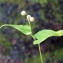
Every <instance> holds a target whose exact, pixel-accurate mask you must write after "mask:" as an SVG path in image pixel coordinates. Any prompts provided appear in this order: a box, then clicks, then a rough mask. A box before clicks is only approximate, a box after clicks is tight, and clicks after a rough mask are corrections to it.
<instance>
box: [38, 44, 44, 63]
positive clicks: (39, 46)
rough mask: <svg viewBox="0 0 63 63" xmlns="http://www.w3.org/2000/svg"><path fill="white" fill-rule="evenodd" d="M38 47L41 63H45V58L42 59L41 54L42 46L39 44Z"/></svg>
mask: <svg viewBox="0 0 63 63" xmlns="http://www.w3.org/2000/svg"><path fill="white" fill-rule="evenodd" d="M38 47H39V52H40V59H41V63H43V58H42V54H41V49H40V44H38Z"/></svg>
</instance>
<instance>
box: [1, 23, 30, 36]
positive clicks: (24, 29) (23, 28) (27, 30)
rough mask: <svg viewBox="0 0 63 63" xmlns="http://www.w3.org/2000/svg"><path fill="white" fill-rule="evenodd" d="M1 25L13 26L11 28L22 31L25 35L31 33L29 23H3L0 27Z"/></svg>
mask: <svg viewBox="0 0 63 63" xmlns="http://www.w3.org/2000/svg"><path fill="white" fill-rule="evenodd" d="M3 26H10V27H13V28H15V29H17V30H19V31H20V32H22V33H24V34H25V35H30V34H31V28H30V26H29V25H12V24H5V25H2V26H1V27H3ZM1 27H0V28H1Z"/></svg>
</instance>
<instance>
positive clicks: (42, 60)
mask: <svg viewBox="0 0 63 63" xmlns="http://www.w3.org/2000/svg"><path fill="white" fill-rule="evenodd" d="M28 23H29V26H30V27H31V23H30V21H28ZM31 36H32V38H33V39H34V40H36V39H35V38H34V37H33V34H32V28H31ZM38 47H39V52H40V59H41V63H43V58H42V54H41V49H40V44H38Z"/></svg>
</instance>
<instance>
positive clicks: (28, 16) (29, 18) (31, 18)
mask: <svg viewBox="0 0 63 63" xmlns="http://www.w3.org/2000/svg"><path fill="white" fill-rule="evenodd" d="M26 14H27V13H26V11H24V10H23V11H22V12H21V15H22V16H25V15H26ZM26 18H27V20H28V21H30V22H33V21H34V17H32V16H31V15H27V17H26Z"/></svg>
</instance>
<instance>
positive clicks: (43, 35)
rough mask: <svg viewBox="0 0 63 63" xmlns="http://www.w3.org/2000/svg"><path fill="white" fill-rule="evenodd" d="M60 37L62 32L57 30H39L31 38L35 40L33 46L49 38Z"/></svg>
mask: <svg viewBox="0 0 63 63" xmlns="http://www.w3.org/2000/svg"><path fill="white" fill-rule="evenodd" d="M61 35H63V30H59V31H53V30H41V31H39V32H37V33H36V34H35V35H34V36H33V37H34V38H36V40H34V42H33V44H39V43H41V42H43V41H44V40H46V39H47V38H49V37H52V36H61Z"/></svg>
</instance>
